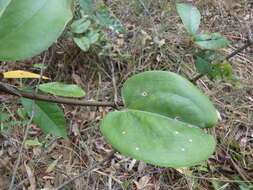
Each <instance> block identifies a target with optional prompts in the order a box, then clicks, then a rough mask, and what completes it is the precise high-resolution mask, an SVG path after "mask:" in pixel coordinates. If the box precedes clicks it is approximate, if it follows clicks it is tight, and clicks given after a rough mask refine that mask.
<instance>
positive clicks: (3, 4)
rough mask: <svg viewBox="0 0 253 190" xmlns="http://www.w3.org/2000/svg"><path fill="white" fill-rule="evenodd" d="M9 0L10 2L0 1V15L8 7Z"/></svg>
mask: <svg viewBox="0 0 253 190" xmlns="http://www.w3.org/2000/svg"><path fill="white" fill-rule="evenodd" d="M10 2H11V0H1V1H0V17H1V16H2V14H3V12H4V11H5V9H6V8H7V7H8V5H9V4H10Z"/></svg>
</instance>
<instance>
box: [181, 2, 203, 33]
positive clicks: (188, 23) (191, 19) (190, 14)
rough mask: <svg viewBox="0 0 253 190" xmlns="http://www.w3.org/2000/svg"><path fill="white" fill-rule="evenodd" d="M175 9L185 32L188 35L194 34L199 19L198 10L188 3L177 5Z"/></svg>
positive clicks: (197, 27)
mask: <svg viewBox="0 0 253 190" xmlns="http://www.w3.org/2000/svg"><path fill="white" fill-rule="evenodd" d="M176 8H177V11H178V14H179V16H180V17H181V19H182V22H183V24H184V27H185V29H186V30H187V32H188V33H189V34H190V35H194V34H196V33H197V31H198V29H199V25H200V19H201V15H200V12H199V10H198V9H197V8H196V7H194V6H193V5H192V4H188V3H177V4H176Z"/></svg>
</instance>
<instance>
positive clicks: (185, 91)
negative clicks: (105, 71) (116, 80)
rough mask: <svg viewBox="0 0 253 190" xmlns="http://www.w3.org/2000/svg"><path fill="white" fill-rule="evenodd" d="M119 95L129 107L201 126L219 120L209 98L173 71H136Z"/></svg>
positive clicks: (210, 124) (209, 124) (210, 125)
mask: <svg viewBox="0 0 253 190" xmlns="http://www.w3.org/2000/svg"><path fill="white" fill-rule="evenodd" d="M122 96H123V101H124V104H125V105H126V106H127V107H128V108H129V109H135V110H142V111H147V112H152V113H157V114H161V115H164V116H166V117H169V118H177V119H178V120H180V121H184V122H187V123H190V124H193V125H196V126H198V127H201V128H205V127H213V126H214V125H215V124H216V123H217V120H218V118H217V113H216V109H215V108H214V106H213V105H212V103H211V102H210V101H209V99H208V98H207V97H206V96H205V95H204V94H203V93H202V92H201V91H200V90H199V89H197V88H196V87H195V86H194V85H193V84H192V83H190V82H189V81H188V80H187V79H185V78H183V77H181V76H180V75H177V74H175V73H172V72H165V71H148V72H144V73H140V74H138V75H135V76H133V77H131V78H130V79H128V80H127V81H126V82H125V83H124V85H123V88H122Z"/></svg>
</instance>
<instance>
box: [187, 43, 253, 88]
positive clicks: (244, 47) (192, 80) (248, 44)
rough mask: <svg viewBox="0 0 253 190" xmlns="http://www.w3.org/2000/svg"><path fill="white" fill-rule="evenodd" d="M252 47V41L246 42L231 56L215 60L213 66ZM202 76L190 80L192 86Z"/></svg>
mask: <svg viewBox="0 0 253 190" xmlns="http://www.w3.org/2000/svg"><path fill="white" fill-rule="evenodd" d="M252 45H253V41H248V42H247V43H246V44H244V46H242V47H240V48H238V49H236V50H235V51H233V52H232V53H231V54H229V55H227V56H226V57H225V58H223V59H220V60H219V59H218V60H215V61H214V62H215V63H214V64H217V63H220V62H223V61H228V60H229V59H230V58H232V57H234V56H235V55H237V54H238V53H240V52H242V51H243V50H245V49H246V48H248V47H250V46H252ZM203 76H205V75H204V74H199V75H197V76H196V77H194V78H193V79H191V80H190V81H191V82H192V83H194V84H196V82H197V81H198V80H199V79H200V78H202V77H203Z"/></svg>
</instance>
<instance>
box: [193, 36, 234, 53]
mask: <svg viewBox="0 0 253 190" xmlns="http://www.w3.org/2000/svg"><path fill="white" fill-rule="evenodd" d="M194 43H195V44H197V45H198V46H199V47H200V48H202V49H208V50H216V49H220V48H224V47H226V46H227V45H228V44H229V41H228V40H227V39H226V38H224V37H222V36H221V34H220V33H213V34H211V35H208V34H199V35H196V36H194Z"/></svg>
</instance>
